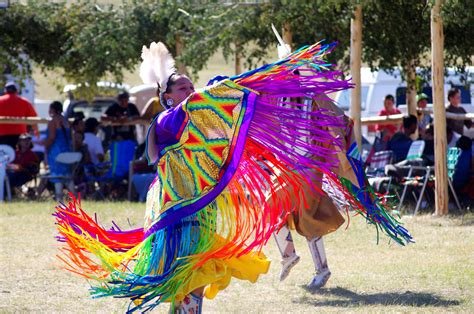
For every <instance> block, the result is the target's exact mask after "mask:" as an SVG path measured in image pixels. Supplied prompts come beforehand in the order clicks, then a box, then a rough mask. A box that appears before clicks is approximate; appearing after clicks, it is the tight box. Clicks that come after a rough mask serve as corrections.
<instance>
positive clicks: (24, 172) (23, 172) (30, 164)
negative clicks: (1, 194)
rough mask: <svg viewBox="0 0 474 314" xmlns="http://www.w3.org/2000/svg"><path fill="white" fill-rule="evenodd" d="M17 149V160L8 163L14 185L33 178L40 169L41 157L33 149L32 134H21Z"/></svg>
mask: <svg viewBox="0 0 474 314" xmlns="http://www.w3.org/2000/svg"><path fill="white" fill-rule="evenodd" d="M17 146H18V148H17V150H16V151H15V160H14V161H13V162H12V163H10V164H8V165H7V175H8V178H9V179H10V184H11V185H12V186H22V185H23V184H25V183H26V182H28V181H30V180H31V179H33V176H35V175H36V174H38V171H39V163H40V161H39V158H38V156H36V154H35V153H34V152H33V151H32V150H31V148H32V147H33V143H32V142H31V135H30V134H28V133H24V134H21V135H20V136H19V139H18V145H17Z"/></svg>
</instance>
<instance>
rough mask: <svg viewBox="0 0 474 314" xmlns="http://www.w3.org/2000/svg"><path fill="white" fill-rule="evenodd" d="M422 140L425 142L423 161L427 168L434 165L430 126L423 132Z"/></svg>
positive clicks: (432, 133) (432, 130)
mask: <svg viewBox="0 0 474 314" xmlns="http://www.w3.org/2000/svg"><path fill="white" fill-rule="evenodd" d="M422 139H423V140H424V141H425V149H424V150H423V155H422V158H423V161H424V162H425V164H426V165H427V166H432V165H434V127H433V125H432V124H430V125H429V126H428V127H427V128H426V129H425V131H424V132H423V136H422Z"/></svg>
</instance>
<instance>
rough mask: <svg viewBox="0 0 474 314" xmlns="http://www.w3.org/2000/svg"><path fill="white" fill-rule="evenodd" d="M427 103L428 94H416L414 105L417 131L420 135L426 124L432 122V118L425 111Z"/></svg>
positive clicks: (422, 133) (422, 134)
mask: <svg viewBox="0 0 474 314" xmlns="http://www.w3.org/2000/svg"><path fill="white" fill-rule="evenodd" d="M427 105H428V95H426V94H424V93H421V94H418V95H416V106H417V111H418V132H419V134H420V136H421V137H423V136H424V133H425V131H426V128H427V127H428V125H430V124H431V123H433V118H432V117H431V115H430V114H429V113H428V112H425V110H426V107H427Z"/></svg>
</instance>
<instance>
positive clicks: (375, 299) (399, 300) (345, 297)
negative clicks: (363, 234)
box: [293, 287, 461, 307]
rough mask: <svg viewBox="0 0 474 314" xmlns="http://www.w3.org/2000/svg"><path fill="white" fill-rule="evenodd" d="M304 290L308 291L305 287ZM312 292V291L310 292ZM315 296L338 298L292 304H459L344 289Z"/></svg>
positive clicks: (423, 295)
mask: <svg viewBox="0 0 474 314" xmlns="http://www.w3.org/2000/svg"><path fill="white" fill-rule="evenodd" d="M304 288H305V290H307V291H309V290H308V289H307V288H306V287H304ZM310 292H312V291H310ZM315 294H317V295H323V296H332V297H338V298H339V299H336V300H317V299H313V298H311V297H308V296H304V297H301V298H299V299H296V300H293V302H294V303H304V304H308V305H313V306H335V307H351V306H364V305H402V306H414V307H419V306H436V307H446V306H456V305H459V304H461V302H460V301H458V300H446V299H443V298H442V297H440V296H437V295H435V294H432V293H428V292H411V291H406V292H404V293H398V292H386V293H374V294H365V293H360V294H359V293H356V292H353V291H350V290H348V289H345V288H341V287H337V288H329V289H321V290H317V291H316V292H315Z"/></svg>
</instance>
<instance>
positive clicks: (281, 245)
mask: <svg viewBox="0 0 474 314" xmlns="http://www.w3.org/2000/svg"><path fill="white" fill-rule="evenodd" d="M273 237H274V238H275V242H276V243H277V246H278V250H279V251H280V254H281V258H282V260H281V264H282V269H281V272H280V281H283V280H285V278H286V277H288V275H289V274H290V270H291V269H292V268H293V266H295V265H296V264H297V263H298V262H299V261H300V257H299V256H298V255H297V254H296V250H295V244H294V243H293V237H292V236H291V232H290V229H288V227H287V226H283V227H282V228H281V229H280V230H279V231H278V232H275V233H273Z"/></svg>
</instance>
